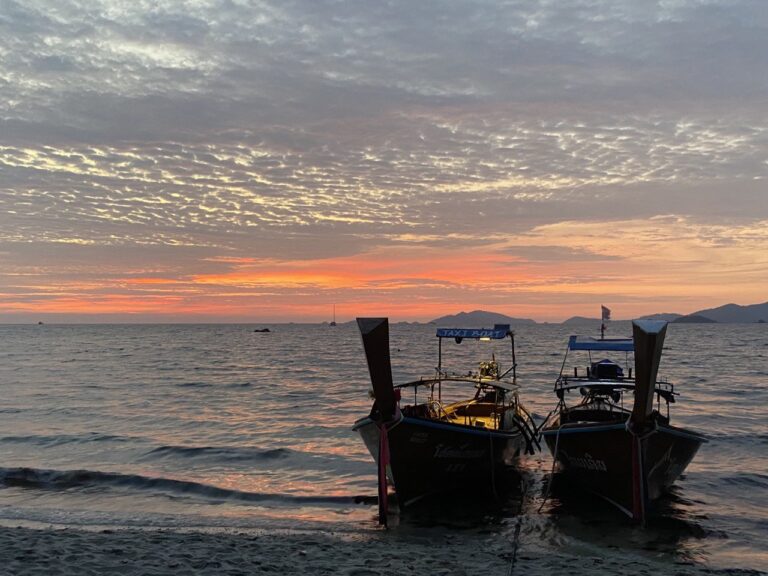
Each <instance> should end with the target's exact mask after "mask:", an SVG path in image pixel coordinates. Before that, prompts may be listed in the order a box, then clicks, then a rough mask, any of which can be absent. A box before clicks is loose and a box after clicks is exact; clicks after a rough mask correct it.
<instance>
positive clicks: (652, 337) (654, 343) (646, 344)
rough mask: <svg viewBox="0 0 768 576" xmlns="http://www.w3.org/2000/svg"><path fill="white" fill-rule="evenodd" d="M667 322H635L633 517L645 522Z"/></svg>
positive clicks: (630, 425) (632, 420)
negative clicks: (648, 442)
mask: <svg viewBox="0 0 768 576" xmlns="http://www.w3.org/2000/svg"><path fill="white" fill-rule="evenodd" d="M666 333H667V323H666V322H661V321H655V320H642V321H641V320H635V321H634V322H632V339H633V340H634V348H635V402H634V405H633V406H632V414H631V415H630V417H629V432H630V434H631V442H632V516H633V518H634V519H635V520H637V521H639V522H642V523H645V515H646V505H647V501H648V489H647V480H648V478H647V476H646V470H645V466H644V464H643V462H644V460H645V438H646V437H647V434H648V432H649V428H650V426H649V419H650V417H651V414H652V412H653V395H654V392H655V390H656V379H657V376H658V372H659V364H660V362H661V351H662V348H663V347H664V337H665V336H666Z"/></svg>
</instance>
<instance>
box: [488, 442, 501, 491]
mask: <svg viewBox="0 0 768 576" xmlns="http://www.w3.org/2000/svg"><path fill="white" fill-rule="evenodd" d="M488 442H489V444H490V449H491V490H492V491H493V497H494V498H495V499H496V500H498V499H499V494H498V493H497V492H496V466H495V465H494V460H493V433H492V432H490V431H489V432H488Z"/></svg>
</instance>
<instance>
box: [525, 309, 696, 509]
mask: <svg viewBox="0 0 768 576" xmlns="http://www.w3.org/2000/svg"><path fill="white" fill-rule="evenodd" d="M632 328H633V337H632V338H612V339H603V338H601V339H596V338H589V337H583V336H571V337H570V339H569V341H568V347H567V349H566V352H565V358H563V364H562V367H561V369H560V375H559V376H558V378H557V381H556V382H555V388H554V391H555V394H556V395H557V398H558V404H557V407H556V408H555V410H553V411H552V413H551V414H550V417H548V418H547V420H546V421H545V422H544V423H543V425H542V426H541V432H540V434H541V436H542V437H543V438H544V440H545V441H546V443H547V446H548V447H549V450H550V452H551V453H552V457H553V458H554V460H555V463H556V464H557V465H558V466H559V468H560V470H561V472H562V474H563V476H564V478H567V479H568V480H569V481H572V482H573V483H574V484H575V485H577V486H578V487H580V488H581V489H583V490H586V491H588V492H591V493H594V494H596V495H597V496H600V497H601V498H603V499H605V500H607V501H608V502H610V503H611V504H613V505H614V506H615V507H616V508H618V509H619V510H621V511H622V512H624V513H625V514H626V515H628V516H629V517H630V518H632V519H633V520H636V521H639V522H645V519H646V516H647V513H648V508H649V506H650V504H651V502H653V501H654V500H655V499H657V498H658V497H659V496H661V495H662V494H663V493H664V492H666V491H667V490H668V489H669V487H670V486H671V485H672V484H673V483H674V482H675V480H677V478H678V477H679V476H680V475H681V474H682V472H683V471H684V470H685V468H686V467H687V466H688V464H689V463H690V462H691V460H692V459H693V457H694V456H695V455H696V452H697V451H698V449H699V447H700V446H701V444H702V443H704V442H706V441H707V440H706V438H705V437H704V436H702V435H701V434H698V433H696V432H691V431H689V430H685V429H683V428H678V427H676V426H673V425H672V424H671V423H670V416H669V405H670V403H674V402H675V396H676V393H675V391H674V386H673V385H672V384H670V383H668V382H663V381H658V380H657V374H658V369H659V363H660V361H661V352H662V347H663V344H664V337H665V334H666V329H667V323H666V322H662V321H654V320H645V321H641V320H635V321H634V322H633V323H632ZM569 351H586V352H587V353H588V355H589V361H590V363H589V365H588V366H587V367H586V369H585V370H584V371H582V372H581V373H580V372H579V370H578V368H574V370H573V374H572V375H571V374H570V373H568V372H566V371H565V366H566V361H567V358H568V352H569ZM593 352H600V353H607V352H623V353H624V354H625V355H626V358H627V360H628V358H629V355H630V354H631V353H634V368H635V376H634V378H633V377H632V368H631V367H627V368H628V374H625V371H624V369H623V368H622V367H621V365H620V364H618V363H616V362H614V361H613V360H610V359H608V358H599V359H597V360H595V359H593V357H592V353H593ZM600 355H601V356H602V355H603V354H600ZM572 392H578V393H579V398H580V399H579V401H578V402H577V403H575V404H571V405H569V404H567V403H566V397H567V396H568V395H570V394H571V393H572ZM633 394H634V398H633V397H632V395H633ZM625 396H626V397H627V400H626V402H625ZM654 400H655V402H654ZM662 401H663V402H664V404H665V405H666V415H665V414H662V408H661V404H662ZM625 403H626V404H627V406H625ZM654 404H656V408H654Z"/></svg>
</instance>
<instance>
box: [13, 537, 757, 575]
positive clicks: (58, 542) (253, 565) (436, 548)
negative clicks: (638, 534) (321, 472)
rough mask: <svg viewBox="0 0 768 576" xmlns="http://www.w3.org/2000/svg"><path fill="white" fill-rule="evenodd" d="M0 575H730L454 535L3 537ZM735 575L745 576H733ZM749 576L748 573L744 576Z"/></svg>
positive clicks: (693, 568)
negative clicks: (518, 545)
mask: <svg viewBox="0 0 768 576" xmlns="http://www.w3.org/2000/svg"><path fill="white" fill-rule="evenodd" d="M0 559H1V560H2V566H0V573H2V574H13V575H26V574H29V575H34V576H42V575H43V574H45V575H52V576H55V575H61V576H65V575H70V574H71V575H75V574H77V575H102V574H121V575H139V574H141V575H155V576H161V575H171V574H217V575H226V576H239V575H246V574H343V575H349V576H374V575H390V574H391V575H395V574H397V575H410V574H414V575H415V574H420V575H424V574H431V575H443V576H449V575H451V576H459V575H465V574H467V575H469V574H500V575H509V574H529V575H544V574H552V573H554V571H556V570H562V569H567V570H568V573H569V574H609V575H610V574H617V575H618V574H659V573H668V574H681V575H688V574H703V573H708V574H712V573H721V574H725V573H729V571H727V570H724V571H718V570H712V571H710V570H707V569H705V568H703V567H700V566H690V565H685V564H681V563H671V562H669V559H666V561H663V560H660V561H658V562H656V561H653V559H652V558H643V559H641V558H633V559H627V558H624V559H623V560H620V559H606V558H605V557H604V556H603V554H601V553H600V550H599V549H595V550H594V553H593V554H588V553H587V554H585V553H584V551H583V550H582V551H573V550H568V549H567V547H566V549H564V550H563V551H562V552H561V553H558V554H556V555H552V554H546V553H544V551H543V550H537V549H536V547H528V549H526V546H525V545H521V546H520V548H519V549H518V551H517V554H516V557H515V548H514V543H513V542H509V541H507V540H506V539H504V538H499V537H498V535H490V536H487V537H485V538H481V539H480V540H478V538H477V537H476V536H473V537H471V538H468V539H465V538H463V535H462V534H461V533H460V532H454V533H445V534H443V535H440V536H436V535H435V534H434V533H431V534H430V535H429V536H428V537H420V536H418V535H417V534H414V533H409V534H408V535H407V536H404V535H403V534H398V533H397V531H384V530H382V531H380V532H374V533H368V534H365V535H364V536H363V535H360V534H338V533H322V532H314V533H253V534H250V533H229V532H216V533H212V532H194V531H185V532H177V531H169V530H122V529H115V530H111V529H110V530H101V531H85V530H78V529H72V528H62V529H59V528H56V529H54V528H46V529H33V528H26V527H17V528H0ZM738 572H739V573H741V574H744V573H746V572H744V571H738ZM747 572H749V571H747Z"/></svg>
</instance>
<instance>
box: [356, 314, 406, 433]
mask: <svg viewBox="0 0 768 576" xmlns="http://www.w3.org/2000/svg"><path fill="white" fill-rule="evenodd" d="M357 325H358V327H359V328H360V335H361V336H362V337H363V348H364V349H365V359H366V361H367V362H368V372H369V373H370V375H371V385H372V386H373V395H374V397H375V398H376V407H377V408H378V409H379V412H380V413H381V419H382V421H384V422H388V421H389V420H391V419H392V417H393V416H394V415H395V406H396V404H397V401H396V400H395V390H394V388H393V387H392V365H391V361H390V357H389V322H388V320H387V318H358V319H357Z"/></svg>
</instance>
